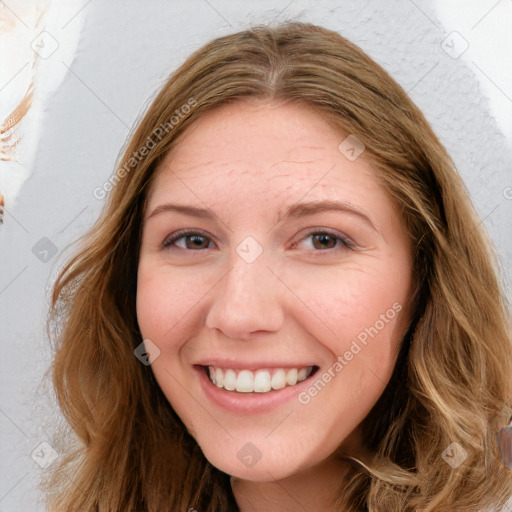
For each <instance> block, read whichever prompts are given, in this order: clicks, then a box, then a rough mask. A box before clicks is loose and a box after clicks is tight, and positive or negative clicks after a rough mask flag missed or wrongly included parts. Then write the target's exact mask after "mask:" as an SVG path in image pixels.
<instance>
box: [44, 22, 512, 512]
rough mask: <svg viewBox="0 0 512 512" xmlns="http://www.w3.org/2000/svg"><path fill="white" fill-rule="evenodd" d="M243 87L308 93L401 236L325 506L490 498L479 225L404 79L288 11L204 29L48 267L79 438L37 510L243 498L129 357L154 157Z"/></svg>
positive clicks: (506, 331)
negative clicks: (371, 370) (401, 288)
mask: <svg viewBox="0 0 512 512" xmlns="http://www.w3.org/2000/svg"><path fill="white" fill-rule="evenodd" d="M251 97H252V98H257V99H263V100H268V101H277V102H298V103H301V104H306V105H308V106H309V107H311V108H312V109H314V110H315V111H316V112H318V113H319V114H320V115H322V116H323V118H324V119H326V120H327V121H328V122H329V123H332V125H333V126H334V127H336V128H337V129H339V130H340V137H341V135H342V134H343V133H345V134H346V133H350V134H354V135H356V136H357V137H358V138H359V139H360V140H361V141H362V142H363V143H364V145H365V146H366V151H365V153H364V155H363V156H364V157H365V158H367V159H368V161H369V162H370V163H371V164H372V166H373V168H374V170H375V173H376V175H377V176H378V179H379V180H380V181H381V183H382V185H383V186H384V187H385V189H386V191H387V192H388V193H389V195H390V197H391V198H392V200H393V201H394V202H395V204H396V205H397V206H398V207H399V210H400V212H401V215H402V219H403V223H404V227H405V229H406V230H407V232H408V234H409V235H410V238H411V241H412V246H413V254H412V255H411V257H412V258H413V268H414V283H415V291H414V297H413V305H414V308H413V315H412V320H411V323H410V326H409V329H408V331H407V334H406V335H405V336H404V338H403V340H402V345H401V351H400V355H399V358H398V359H397V363H396V366H395V369H394V373H393V375H392V377H391V380H390V382H389V384H388V386H387V388H386V389H385V391H384V393H383V394H382V396H381V397H380V399H379V400H378V402H377V403H376V405H375V406H374V408H373V409H372V411H371V412H370V413H369V415H368V416H367V418H366V419H365V420H364V422H363V425H362V427H363V430H364V440H365V442H366V443H367V446H366V447H367V448H368V453H369V454H370V455H368V456H367V457H366V458H364V459H363V458H355V457H350V458H349V462H350V464H349V467H350V470H349V476H348V479H347V481H346V482H344V484H343V489H341V488H340V492H339V494H338V496H339V498H338V500H337V503H336V506H337V508H338V509H339V510H340V511H341V510H344V511H345V510H350V511H368V512H376V511H386V512H387V511H393V512H396V511H404V512H409V511H413V510H418V509H423V510H424V511H425V512H431V511H436V512H437V511H443V510H445V511H453V510H464V511H470V510H471V511H473V510H485V509H487V508H500V507H503V506H504V505H505V503H506V501H507V499H508V498H509V497H510V495H511V494H512V473H511V472H508V471H507V470H506V468H505V467H504V466H503V465H502V464H501V463H500V461H499V459H498V457H497V447H496V432H497V431H498V429H499V428H500V427H501V426H502V425H503V424H504V423H506V422H507V420H508V418H509V416H510V414H511V412H512V411H511V405H510V404H511V403H512V380H511V375H512V342H511V334H510V333H511V332H512V329H511V327H512V325H511V323H512V322H511V319H510V311H509V305H508V303H507V301H506V298H505V295H504V293H503V291H502V289H501V286H500V280H499V275H498V272H497V268H498V259H497V257H496V254H495V251H494V249H493V248H492V244H491V242H490V240H489V237H488V236H487V234H486V233H485V231H484V229H483V227H482V226H481V224H480V221H479V219H478V217H477V215H476V213H475V211H474V209H473V207H472V205H471V202H470V199H469V197H468V194H467V191H466V189H465V187H464V185H463V183H462V180H461V179H460V177H459V175H458V174H457V172H456V170H455V166H454V164H453V162H452V160H451V159H450V157H449V155H448V154H447V152H446V150H445V148H444V147H443V146H442V144H441V143H440V142H439V140H438V138H437V137H436V135H435V134H434V132H433V131H432V129H431V127H430V126H429V124H428V122H427V121H426V119H425V117H424V116H423V114H422V113H421V111H420V110H419V109H418V108H417V107H416V106H415V105H414V104H413V102H412V101H411V100H410V99H409V97H408V96H407V94H406V93H405V92H404V90H403V89H402V88H401V87H400V86H399V85H398V84H397V83H396V82H395V81H394V80H393V79H392V78H391V77H390V76H389V75H388V73H386V72H385V71H384V70H383V69H382V68H381V67H380V66H379V65H378V64H376V63H375V62H374V61H373V60H372V59H370V58H369V57H368V56H367V55H366V54H365V53H364V52H363V51H361V50H360V49H359V48H358V47H357V46H356V45H354V44H352V43H351V42H349V41H347V40H346V39H344V38H343V37H342V36H340V35H339V34H338V33H336V32H334V31H330V30H326V29H324V28H322V27H318V26H314V25H311V24H305V23H298V22H288V23H284V24H280V25H278V26H275V27H268V26H257V27H253V28H250V29H248V30H245V31H242V32H238V33H236V34H232V35H228V36H224V37H220V38H217V39H215V40H213V41H211V42H210V43H208V44H206V45H205V46H203V47H202V48H200V49H199V50H197V51H196V52H195V53H193V54H192V55H191V56H190V57H189V58H188V59H187V60H186V61H185V62H184V64H182V65H181V67H179V69H177V70H176V71H175V72H174V73H173V74H172V75H171V76H170V78H169V79H168V80H167V81H166V83H165V84H164V86H163V87H162V89H161V90H160V92H159V93H158V94H157V95H156V97H155V98H154V100H153V102H152V103H151V105H150V106H149V108H148V109H147V111H146V113H145V114H144V115H143V116H142V118H141V119H140V120H139V121H138V122H137V125H136V127H135V128H134V130H133V131H132V133H131V135H130V138H129V140H128V142H127V144H126V147H125V148H124V154H122V156H121V158H120V159H119V160H118V165H117V166H116V172H115V174H113V175H112V176H111V178H110V179H109V182H108V183H109V184H110V185H109V186H108V187H103V188H104V189H107V188H112V189H113V190H112V191H111V193H110V194H109V196H108V200H107V202H106V203H105V206H104V209H103V211H102V213H101V215H100V217H99V219H98V221H97V222H96V224H95V225H94V226H93V228H92V229H91V230H90V231H89V232H88V233H87V234H86V235H85V236H84V237H83V238H82V239H81V241H80V247H79V248H78V249H77V252H76V253H75V255H74V256H73V257H72V258H71V259H70V260H69V261H68V262H67V263H66V265H65V266H64V267H63V269H62V270H61V272H60V274H59V276H58V278H57V281H56V283H55V286H54V289H53V294H52V304H51V309H50V313H49V317H48V330H49V336H50V338H51V340H52V343H53V346H54V350H55V358H54V361H53V364H52V367H51V372H52V373H51V375H52V382H53V387H54V390H55V393H56V397H57V400H58V405H59V407H60V409H61V411H62V413H63V415H64V417H65V419H66V421H67V423H69V426H70V432H71V434H72V439H74V440H75V442H74V444H73V445H72V448H69V447H68V445H66V446H63V447H62V450H64V451H65V450H67V453H66V455H65V456H63V457H62V458H61V461H60V462H59V464H58V466H57V467H56V469H55V470H54V471H53V472H52V475H51V478H50V480H49V482H48V483H47V484H46V488H45V489H46V493H47V496H48V503H49V510H51V511H52V512H75V511H76V512H119V511H128V510H130V511H146V512H164V511H166V512H167V511H169V510H172V511H185V512H186V511H188V510H190V509H191V508H195V509H197V510H200V511H208V512H224V511H236V510H238V508H237V505H236V502H235V500H234V497H233V494H232V491H231V486H230V481H229V475H226V474H225V473H223V472H221V471H220V470H218V469H217V468H215V467H213V466H212V465H211V464H210V463H209V462H208V461H207V460H206V458H205V457H204V456H203V454H202V452H201V450H200V448H199V446H198V445H197V443H196V442H195V440H194V439H193V438H192V437H191V436H190V435H189V433H188V432H187V430H186V428H185V426H184V425H183V423H182V422H181V420H180V418H179V417H178V416H177V415H176V413H175V412H174V411H173V409H172V407H171V405H170V404H169V403H168V401H167V399H166V398H165V396H164V394H163V393H162V391H161V390H160V388H159V386H158V383H157V382H156V380H155V378H154V376H153V373H152V371H151V369H150V367H149V366H144V365H142V364H141V363H140V362H139V361H138V360H137V358H136V357H134V349H135V347H137V346H138V345H139V344H140V343H141V341H142V338H141V334H140V331H139V328H138V325H137V318H136V309H135V298H136V292H137V290H136V276H137V264H138V252H139V246H140V238H141V220H142V216H143V213H144V208H145V204H146V200H147V191H148V188H149V186H150V184H151V183H152V180H153V179H154V176H155V171H156V169H157V167H158V165H159V163H160V162H161V161H162V160H163V158H164V157H165V156H166V155H167V153H168V152H169V150H170V148H171V147H173V145H174V144H175V142H176V140H178V138H179V136H180V134H182V133H183V132H184V131H185V130H187V127H188V126H190V125H191V123H194V122H195V120H197V119H198V118H199V117H200V116H201V114H202V113H204V112H206V111H209V110H211V109H214V108H217V107H219V106H221V105H223V104H227V103H230V102H236V101H239V100H243V99H247V98H251ZM185 105H189V106H191V108H188V109H186V108H185V107H184V106H185ZM171 119H175V121H176V122H175V121H170V120H171ZM162 127H164V128H165V129H163V130H162ZM340 140H341V139H340ZM143 148H146V149H145V150H143ZM56 442H58V440H57V441H56ZM452 443H458V444H459V445H460V446H461V447H462V448H463V449H464V450H465V451H466V452H467V458H466V459H465V460H464V462H463V463H462V464H461V465H460V466H459V467H457V468H452V467H451V466H450V465H449V464H448V463H446V462H445V461H444V460H443V458H442V456H443V452H444V451H445V449H447V448H448V447H450V445H452ZM61 444H63V445H64V442H63V441H61ZM453 446H456V445H452V448H453Z"/></svg>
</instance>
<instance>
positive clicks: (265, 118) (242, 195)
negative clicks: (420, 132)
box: [149, 101, 386, 207]
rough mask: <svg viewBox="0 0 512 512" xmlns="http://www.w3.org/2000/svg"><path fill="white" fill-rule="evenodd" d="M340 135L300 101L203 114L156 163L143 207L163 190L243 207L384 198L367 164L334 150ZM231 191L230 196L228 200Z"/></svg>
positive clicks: (225, 108) (249, 103) (226, 108)
mask: <svg viewBox="0 0 512 512" xmlns="http://www.w3.org/2000/svg"><path fill="white" fill-rule="evenodd" d="M347 135H348V134H347V133H343V132H342V131H341V130H338V129H335V128H334V127H333V126H331V125H330V124H329V123H328V122H327V121H326V120H325V119H324V118H322V116H321V115H319V114H318V113H317V112H315V111H314V110H313V109H311V108H310V107H308V106H307V105H303V104H296V103H288V104H273V103H268V102H261V101H240V102H237V103H233V104H229V105H224V106H222V107H219V108H217V109H215V110H212V111H210V112H207V113H206V114H203V115H202V116H201V117H200V118H199V119H198V120H197V122H196V123H194V124H193V125H192V126H191V127H189V128H188V129H187V131H186V132H185V133H184V134H183V135H182V137H181V138H180V140H179V141H177V144H176V145H175V146H174V147H173V149H172V150H171V151H170V152H169V154H168V155H167V156H166V158H165V159H164V160H163V162H162V163H161V164H160V166H159V168H158V169H157V176H156V178H155V180H154V183H153V186H152V188H151V193H150V197H149V203H150V205H152V204H155V203H157V202H159V201H161V200H164V199H167V198H168V196H169V194H173V195H174V194H179V195H180V197H181V196H182V195H183V194H185V195H186V198H187V200H190V201H194V203H198V202H207V203H208V205H209V206H211V207H215V205H216V204H221V205H226V204H229V203H232V202H234V201H235V200H236V198H239V199H240V200H243V201H244V204H245V205H246V206H249V205H250V204H253V205H254V206H257V204H258V202H260V207H261V200H262V198H264V200H266V201H267V200H271V199H276V198H283V197H290V198H291V199H292V200H299V199H300V198H301V197H302V196H306V195H307V196H308V197H307V199H309V200H311V199H326V198H327V199H336V198H339V197H343V198H344V199H346V200H347V199H354V200H356V199H357V201H359V202H360V203H361V204H362V203H364V202H369V203H373V204H374V206H375V205H376V199H377V198H379V200H380V201H385V200H386V199H385V196H386V193H385V190H384V189H383V187H382V186H381V185H380V184H379V183H378V181H377V177H376V174H375V172H374V171H373V169H372V168H371V166H370V164H369V163H368V162H367V160H366V159H365V158H364V153H363V155H362V156H360V157H359V158H357V159H356V160H354V161H350V160H349V159H347V157H346V156H345V155H344V154H343V153H342V152H341V151H340V150H339V145H340V143H341V142H342V141H343V140H344V139H345V138H346V137H347ZM235 196H236V198H235ZM377 202H378V201H377Z"/></svg>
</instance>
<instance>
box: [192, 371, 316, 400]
mask: <svg viewBox="0 0 512 512" xmlns="http://www.w3.org/2000/svg"><path fill="white" fill-rule="evenodd" d="M200 368H201V369H202V371H203V372H204V373H205V374H206V376H207V377H208V379H209V381H210V382H211V383H212V384H213V385H214V386H216V387H217V388H219V389H223V390H225V391H230V392H233V393H239V394H248V393H258V394H273V393H275V392H276V391H279V390H282V389H283V388H288V387H294V386H296V385H297V384H299V383H301V382H303V381H305V380H306V379H308V378H310V377H311V376H313V375H314V374H315V373H316V372H317V371H318V366H300V367H295V368H261V369H257V370H247V369H243V370H238V369H234V368H221V367H217V366H200Z"/></svg>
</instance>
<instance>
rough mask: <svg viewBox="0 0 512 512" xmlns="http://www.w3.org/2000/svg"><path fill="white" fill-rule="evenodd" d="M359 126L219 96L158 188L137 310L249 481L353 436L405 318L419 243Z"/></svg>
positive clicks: (188, 414)
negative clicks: (339, 126) (413, 246)
mask: <svg viewBox="0 0 512 512" xmlns="http://www.w3.org/2000/svg"><path fill="white" fill-rule="evenodd" d="M347 135H348V134H345V135H343V134H340V133H339V131H337V130H335V129H333V128H332V127H331V126H330V125H329V124H328V123H327V122H326V121H325V120H323V119H322V117H320V116H319V115H318V114H316V113H315V112H314V111H313V110H311V109H310V108H308V107H307V106H304V105H297V104H286V105H276V104H270V103H264V102H260V103H257V102H254V101H253V102H248V101H243V102H238V103H235V104H231V105H226V106H222V107H220V108H218V109H216V110H213V111H210V112H208V113H206V114H204V115H203V116H202V117H201V118H199V121H198V122H197V124H195V125H194V126H193V127H191V128H190V129H189V130H188V131H187V132H186V133H185V134H184V136H183V137H182V138H181V140H180V141H179V143H178V144H177V145H176V146H175V147H174V148H173V149H172V150H171V152H170V153H169V154H168V155H167V157H166V159H165V160H164V161H163V162H162V164H161V166H160V168H159V169H158V174H157V177H156V180H155V181H154V183H153V186H152V188H151V191H150V194H149V198H148V208H147V211H146V213H145V217H144V221H143V222H144V225H143V235H142V245H141V251H140V261H139V268H138V287H137V315H138V322H139V326H140V329H141V332H142V335H143V337H144V339H146V340H150V342H149V341H147V342H146V343H147V345H146V347H147V348H148V349H149V352H150V353H151V351H152V349H151V347H154V346H156V347H158V350H159V351H160V352H159V355H158V357H156V358H155V359H154V361H153V362H152V370H153V372H154V375H155V377H156V379H157V381H158V383H159V385H160V387H161V388H162V391H163V392H164V394H165V395H166V397H167V399H168V400H169V402H170V404H171V405H172V407H173V408H174V410H175V411H176V412H177V414H178V415H179V416H180V418H181V419H182V421H183V423H184V424H185V425H186V427H187V428H188V430H189V432H190V433H191V434H192V435H193V436H194V437H195V439H196V440H197V442H198V444H199V445H200V447H201V449H202V450H203V452H204V454H205V456H206V458H207V459H208V460H209V461H210V462H211V463H212V464H213V465H214V466H216V467H217V468H219V469H220V470H222V471H224V472H226V473H228V474H231V475H234V476H236V477H238V478H242V479H248V480H254V481H270V480H275V479H280V478H285V477H287V476H292V475H294V474H296V473H298V472H300V471H302V470H306V469H311V468H313V467H315V466H317V465H320V464H321V463H322V462H323V461H326V460H327V458H328V457H329V456H330V455H332V454H333V453H334V452H335V450H336V449H337V448H338V447H340V446H341V445H343V443H344V441H345V442H347V443H348V439H349V437H348V436H349V434H353V435H352V436H351V437H350V439H353V438H354V435H355V434H356V433H357V432H358V428H357V427H358V426H359V425H360V423H361V421H362V420H363V419H364V418H365V417H366V416H367V414H368V412H369V411H370V409H371V408H372V406H373V405H374V404H375V403H376V401H377V399H378V398H379V397H380V395H381V394H382V392H383V390H384V388H385V386H386V384H387V382H388V381H389V378H390V376H391V374H392V370H393V367H394V363H395V360H396V356H397V351H398V349H399V345H400V342H401V339H402V336H403V334H404V332H405V330H406V328H407V326H408V323H409V300H410V293H411V259H410V246H409V239H408V236H407V234H406V231H405V228H404V226H403V224H402V222H401V220H400V217H399V214H398V212H397V210H396V209H395V207H394V205H393V203H392V201H391V200H390V199H389V197H388V196H387V195H386V193H385V190H384V188H383V187H382V186H381V185H380V184H379V183H378V181H377V179H376V175H375V174H374V171H373V170H372V168H371V167H370V165H369V164H368V163H367V161H366V159H365V153H364V152H363V153H362V154H361V155H360V156H359V157H357V153H358V149H360V148H357V147H356V148H355V149H354V150H351V149H350V147H351V145H350V141H351V139H349V140H348V141H345V142H344V143H343V144H341V146H340V143H342V141H343V140H344V139H345V138H346V136H347ZM339 146H340V148H339ZM356 157H357V158H356ZM155 355H156V353H155V352H154V353H153V357H154V356H155ZM210 375H211V377H210ZM212 380H213V381H215V382H216V383H214V382H212Z"/></svg>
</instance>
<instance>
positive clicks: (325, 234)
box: [294, 228, 355, 252]
mask: <svg viewBox="0 0 512 512" xmlns="http://www.w3.org/2000/svg"><path fill="white" fill-rule="evenodd" d="M306 241H307V242H306ZM304 243H306V244H307V245H306V249H310V250H312V251H314V252H320V251H327V252H332V250H335V251H336V250H343V249H354V248H355V245H354V243H353V242H352V241H351V240H350V239H348V238H346V237H345V236H343V235H342V234H341V233H338V232H335V233H334V232H333V233H331V232H330V231H327V230H325V229H322V230H320V229H318V228H317V229H316V231H310V232H309V234H307V235H306V236H305V237H304V238H302V240H301V241H300V242H297V243H295V244H294V248H295V247H297V246H298V245H299V244H304Z"/></svg>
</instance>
